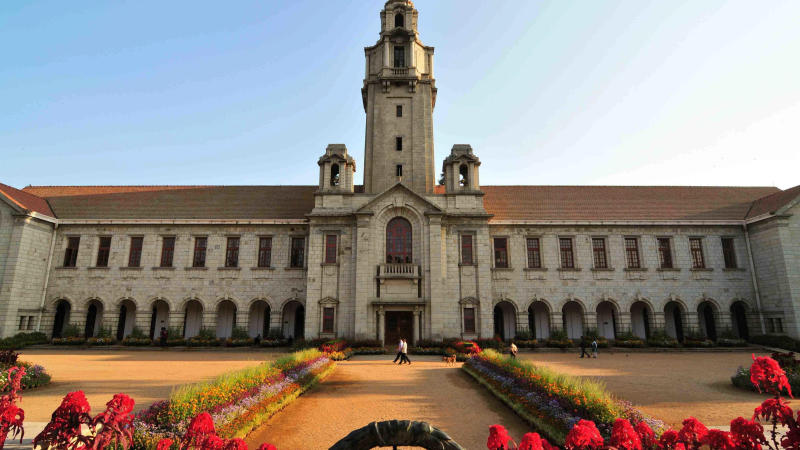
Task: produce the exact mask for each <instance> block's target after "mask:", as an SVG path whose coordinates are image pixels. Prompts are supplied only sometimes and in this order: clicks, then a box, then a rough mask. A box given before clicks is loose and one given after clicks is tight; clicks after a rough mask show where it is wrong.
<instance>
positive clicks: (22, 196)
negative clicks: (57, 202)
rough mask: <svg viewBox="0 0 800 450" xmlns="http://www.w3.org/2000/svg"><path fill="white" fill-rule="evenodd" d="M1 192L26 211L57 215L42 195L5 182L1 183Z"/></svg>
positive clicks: (51, 215)
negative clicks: (39, 195)
mask: <svg viewBox="0 0 800 450" xmlns="http://www.w3.org/2000/svg"><path fill="white" fill-rule="evenodd" d="M0 194H2V195H4V196H5V197H6V198H8V199H9V200H10V201H11V202H12V203H14V204H15V205H17V206H18V207H20V208H22V209H24V210H26V211H32V212H37V213H39V214H44V215H47V216H50V217H55V215H54V214H53V211H52V210H51V209H50V206H49V205H48V204H47V200H45V199H43V198H41V197H38V196H36V195H33V194H31V193H28V192H25V191H21V190H19V189H16V188H13V187H11V186H9V185H7V184H3V183H0Z"/></svg>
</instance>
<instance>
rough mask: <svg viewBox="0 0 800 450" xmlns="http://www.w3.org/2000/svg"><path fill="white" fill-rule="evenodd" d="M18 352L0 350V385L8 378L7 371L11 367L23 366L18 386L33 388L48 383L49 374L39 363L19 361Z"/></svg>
mask: <svg viewBox="0 0 800 450" xmlns="http://www.w3.org/2000/svg"><path fill="white" fill-rule="evenodd" d="M18 358H19V354H18V353H16V352H14V351H13V350H2V351H0V386H3V385H5V383H6V381H7V380H8V371H9V369H11V368H12V367H23V368H25V375H23V377H22V380H21V383H20V387H21V388H22V389H23V390H25V389H33V388H37V387H40V386H44V385H46V384H49V383H50V375H49V374H48V373H47V371H46V370H45V369H44V367H42V366H40V365H39V364H32V363H29V362H27V361H20V360H19V359H18Z"/></svg>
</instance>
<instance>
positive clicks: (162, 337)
mask: <svg viewBox="0 0 800 450" xmlns="http://www.w3.org/2000/svg"><path fill="white" fill-rule="evenodd" d="M168 336H169V333H167V327H161V332H160V333H159V334H158V343H159V345H161V346H162V347H166V346H167V337H168Z"/></svg>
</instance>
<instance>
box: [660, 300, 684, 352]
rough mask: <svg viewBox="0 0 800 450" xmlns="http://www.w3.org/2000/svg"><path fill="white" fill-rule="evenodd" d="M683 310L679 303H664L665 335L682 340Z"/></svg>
mask: <svg viewBox="0 0 800 450" xmlns="http://www.w3.org/2000/svg"><path fill="white" fill-rule="evenodd" d="M683 323H684V312H683V307H682V306H681V304H680V303H678V302H675V301H671V302H667V304H666V305H664V331H666V333H667V336H669V337H671V338H673V339H677V340H678V341H679V342H683Z"/></svg>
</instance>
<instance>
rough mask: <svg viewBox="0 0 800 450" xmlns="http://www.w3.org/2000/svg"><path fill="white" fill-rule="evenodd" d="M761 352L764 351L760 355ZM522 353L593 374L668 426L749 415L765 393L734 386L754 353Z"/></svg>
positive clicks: (722, 422)
mask: <svg viewBox="0 0 800 450" xmlns="http://www.w3.org/2000/svg"><path fill="white" fill-rule="evenodd" d="M756 356H761V355H758V354H757V355H756ZM520 357H521V358H524V359H527V360H530V361H533V362H535V363H537V364H542V365H546V366H549V367H552V368H553V369H555V370H558V371H560V372H563V373H569V374H573V375H581V376H587V377H593V378H596V379H599V380H601V381H602V382H604V383H605V384H606V386H608V388H609V390H610V391H611V392H613V393H614V394H615V395H617V396H618V397H620V398H623V399H625V400H628V401H630V402H632V403H634V404H635V405H639V406H640V408H641V409H642V410H643V411H645V412H646V413H648V414H650V415H652V416H654V417H657V418H660V419H661V420H664V421H665V422H667V424H670V425H677V424H679V423H680V422H681V421H682V420H683V419H685V418H686V417H687V416H689V415H693V416H694V417H696V418H697V419H699V420H700V421H701V422H703V423H705V424H706V425H729V423H730V421H731V419H734V418H736V417H739V416H743V417H745V418H748V419H749V418H750V417H751V416H752V415H753V409H754V408H755V407H756V406H758V405H759V404H760V403H761V402H762V401H763V400H764V399H765V397H764V396H762V395H760V394H757V393H753V392H748V391H744V390H742V389H738V388H735V387H733V385H731V376H732V375H733V373H734V372H735V371H736V368H737V367H739V366H744V367H749V366H750V364H751V363H752V358H751V354H750V353H745V352H732V353H615V354H609V353H603V352H602V349H601V353H600V355H599V357H598V358H597V359H580V358H578V355H577V354H572V353H522V354H520Z"/></svg>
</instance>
